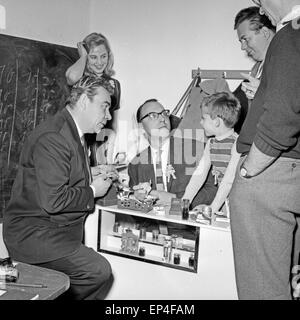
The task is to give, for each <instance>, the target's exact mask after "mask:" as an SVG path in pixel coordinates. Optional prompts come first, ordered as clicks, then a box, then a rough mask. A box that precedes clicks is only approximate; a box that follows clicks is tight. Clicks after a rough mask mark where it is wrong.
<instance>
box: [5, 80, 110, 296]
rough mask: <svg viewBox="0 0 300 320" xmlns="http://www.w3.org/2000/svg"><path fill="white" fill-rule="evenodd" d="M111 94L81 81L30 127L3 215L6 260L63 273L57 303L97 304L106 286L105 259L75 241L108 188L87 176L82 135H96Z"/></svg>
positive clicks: (103, 180) (96, 176) (104, 86)
mask: <svg viewBox="0 0 300 320" xmlns="http://www.w3.org/2000/svg"><path fill="white" fill-rule="evenodd" d="M111 93H112V88H111V86H110V84H109V83H108V82H107V81H106V80H104V79H102V78H100V79H98V80H93V79H88V80H85V81H84V80H80V81H79V82H78V83H77V84H76V85H75V86H74V87H73V88H72V90H71V94H70V96H69V99H68V101H67V104H66V107H65V108H64V109H63V110H62V111H60V112H58V113H57V114H56V115H54V116H53V117H50V118H49V119H47V120H46V121H45V122H43V123H41V124H40V125H39V126H38V127H36V128H35V129H34V131H33V132H32V133H31V135H30V136H29V137H28V139H27V140H26V142H25V144H24V148H23V150H22V153H21V156H20V163H19V167H18V173H17V176H16V179H15V181H14V185H13V189H12V193H11V198H10V201H9V203H8V205H7V208H6V211H5V213H4V220H3V237H4V242H5V244H6V246H7V249H8V252H9V254H10V256H11V257H12V258H13V259H15V260H17V261H21V262H25V263H30V264H35V265H39V266H42V267H45V268H49V269H54V270H57V271H61V272H64V273H65V274H67V275H68V276H69V278H70V288H69V290H68V291H67V292H66V293H64V294H63V295H62V296H61V297H63V298H70V299H73V300H81V299H88V300H92V299H93V300H99V299H104V298H105V296H106V294H107V293H108V290H109V289H110V287H111V284H112V281H113V277H112V271H111V266H110V264H109V262H108V261H107V260H106V259H105V258H104V257H103V256H101V255H100V254H98V253H97V252H95V251H94V250H93V249H91V248H88V247H86V246H85V245H83V244H82V240H83V228H84V221H85V218H86V216H87V215H88V214H89V213H90V212H93V210H94V198H95V197H102V196H104V195H105V194H106V193H107V190H108V188H109V187H110V185H111V183H112V181H111V179H110V178H108V177H107V176H106V175H104V174H100V173H96V172H94V173H93V171H92V172H90V168H89V166H88V159H87V153H86V146H85V142H84V138H83V136H84V134H85V133H98V132H100V131H101V130H102V128H103V127H104V126H105V124H106V122H107V121H108V120H110V119H111V115H110V113H109V107H110V103H111V99H110V94H111ZM92 176H93V179H92Z"/></svg>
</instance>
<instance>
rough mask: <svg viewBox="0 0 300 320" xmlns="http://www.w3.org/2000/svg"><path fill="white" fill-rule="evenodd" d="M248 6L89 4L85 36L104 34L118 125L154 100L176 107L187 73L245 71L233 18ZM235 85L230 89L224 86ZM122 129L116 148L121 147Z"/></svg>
mask: <svg viewBox="0 0 300 320" xmlns="http://www.w3.org/2000/svg"><path fill="white" fill-rule="evenodd" d="M252 5H253V3H252V2H251V1H250V0H239V1H237V0H226V1H224V0H151V1H148V0H91V21H90V30H91V31H96V32H101V33H103V34H105V35H106V36H107V37H108V38H109V40H110V43H111V46H112V50H113V52H114V56H115V70H116V75H115V76H116V78H117V79H119V80H120V82H121V88H122V101H121V103H122V105H121V110H120V120H122V121H126V123H127V122H132V115H133V114H134V113H135V111H136V109H137V107H138V106H139V105H140V104H141V103H143V102H144V101H145V100H146V99H148V98H153V97H155V98H158V99H159V100H160V101H161V102H162V103H163V104H164V105H165V107H166V108H170V109H171V110H172V109H173V108H174V107H175V106H176V104H177V103H178V101H179V100H180V98H181V97H182V95H183V93H184V92H185V90H186V89H187V87H188V85H189V83H190V82H191V80H192V78H191V72H192V69H197V68H198V67H200V68H202V69H249V68H250V67H251V65H252V62H251V61H250V60H249V59H248V58H246V57H245V55H244V53H242V51H241V50H240V46H239V42H238V40H237V35H236V31H234V30H233V24H234V17H235V15H236V14H237V12H238V11H239V10H240V9H242V8H245V7H248V6H252ZM232 85H236V82H235V83H234V84H232V83H230V86H231V87H232ZM126 133H127V132H126V131H125V134H124V129H123V130H122V134H121V135H119V137H120V139H121V142H120V145H121V148H124V146H125V145H126V144H127V137H128V135H127V134H126Z"/></svg>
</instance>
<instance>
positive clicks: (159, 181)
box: [156, 149, 165, 191]
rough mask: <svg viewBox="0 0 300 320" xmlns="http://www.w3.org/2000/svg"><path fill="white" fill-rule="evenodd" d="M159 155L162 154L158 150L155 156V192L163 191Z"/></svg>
mask: <svg viewBox="0 0 300 320" xmlns="http://www.w3.org/2000/svg"><path fill="white" fill-rule="evenodd" d="M161 154H162V150H161V149H159V150H158V152H157V154H156V190H160V191H161V190H165V188H164V179H163V172H162V163H161Z"/></svg>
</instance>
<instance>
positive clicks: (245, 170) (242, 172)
mask: <svg viewBox="0 0 300 320" xmlns="http://www.w3.org/2000/svg"><path fill="white" fill-rule="evenodd" d="M240 175H241V176H242V177H243V178H246V179H247V178H251V177H252V176H250V175H249V174H248V172H247V169H246V168H245V167H243V166H241V169H240Z"/></svg>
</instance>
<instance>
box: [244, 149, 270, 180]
mask: <svg viewBox="0 0 300 320" xmlns="http://www.w3.org/2000/svg"><path fill="white" fill-rule="evenodd" d="M275 160H276V158H274V157H271V156H268V155H266V154H264V153H263V152H261V151H260V150H259V149H258V148H257V147H256V145H255V143H253V144H252V146H251V149H250V152H249V154H248V156H247V157H246V160H245V161H244V163H243V164H242V167H244V168H245V169H246V170H247V174H248V175H249V176H250V177H252V176H256V175H258V174H260V173H261V172H263V171H264V170H265V169H266V168H267V167H268V166H270V165H271V164H272V163H273V162H274V161H275Z"/></svg>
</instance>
